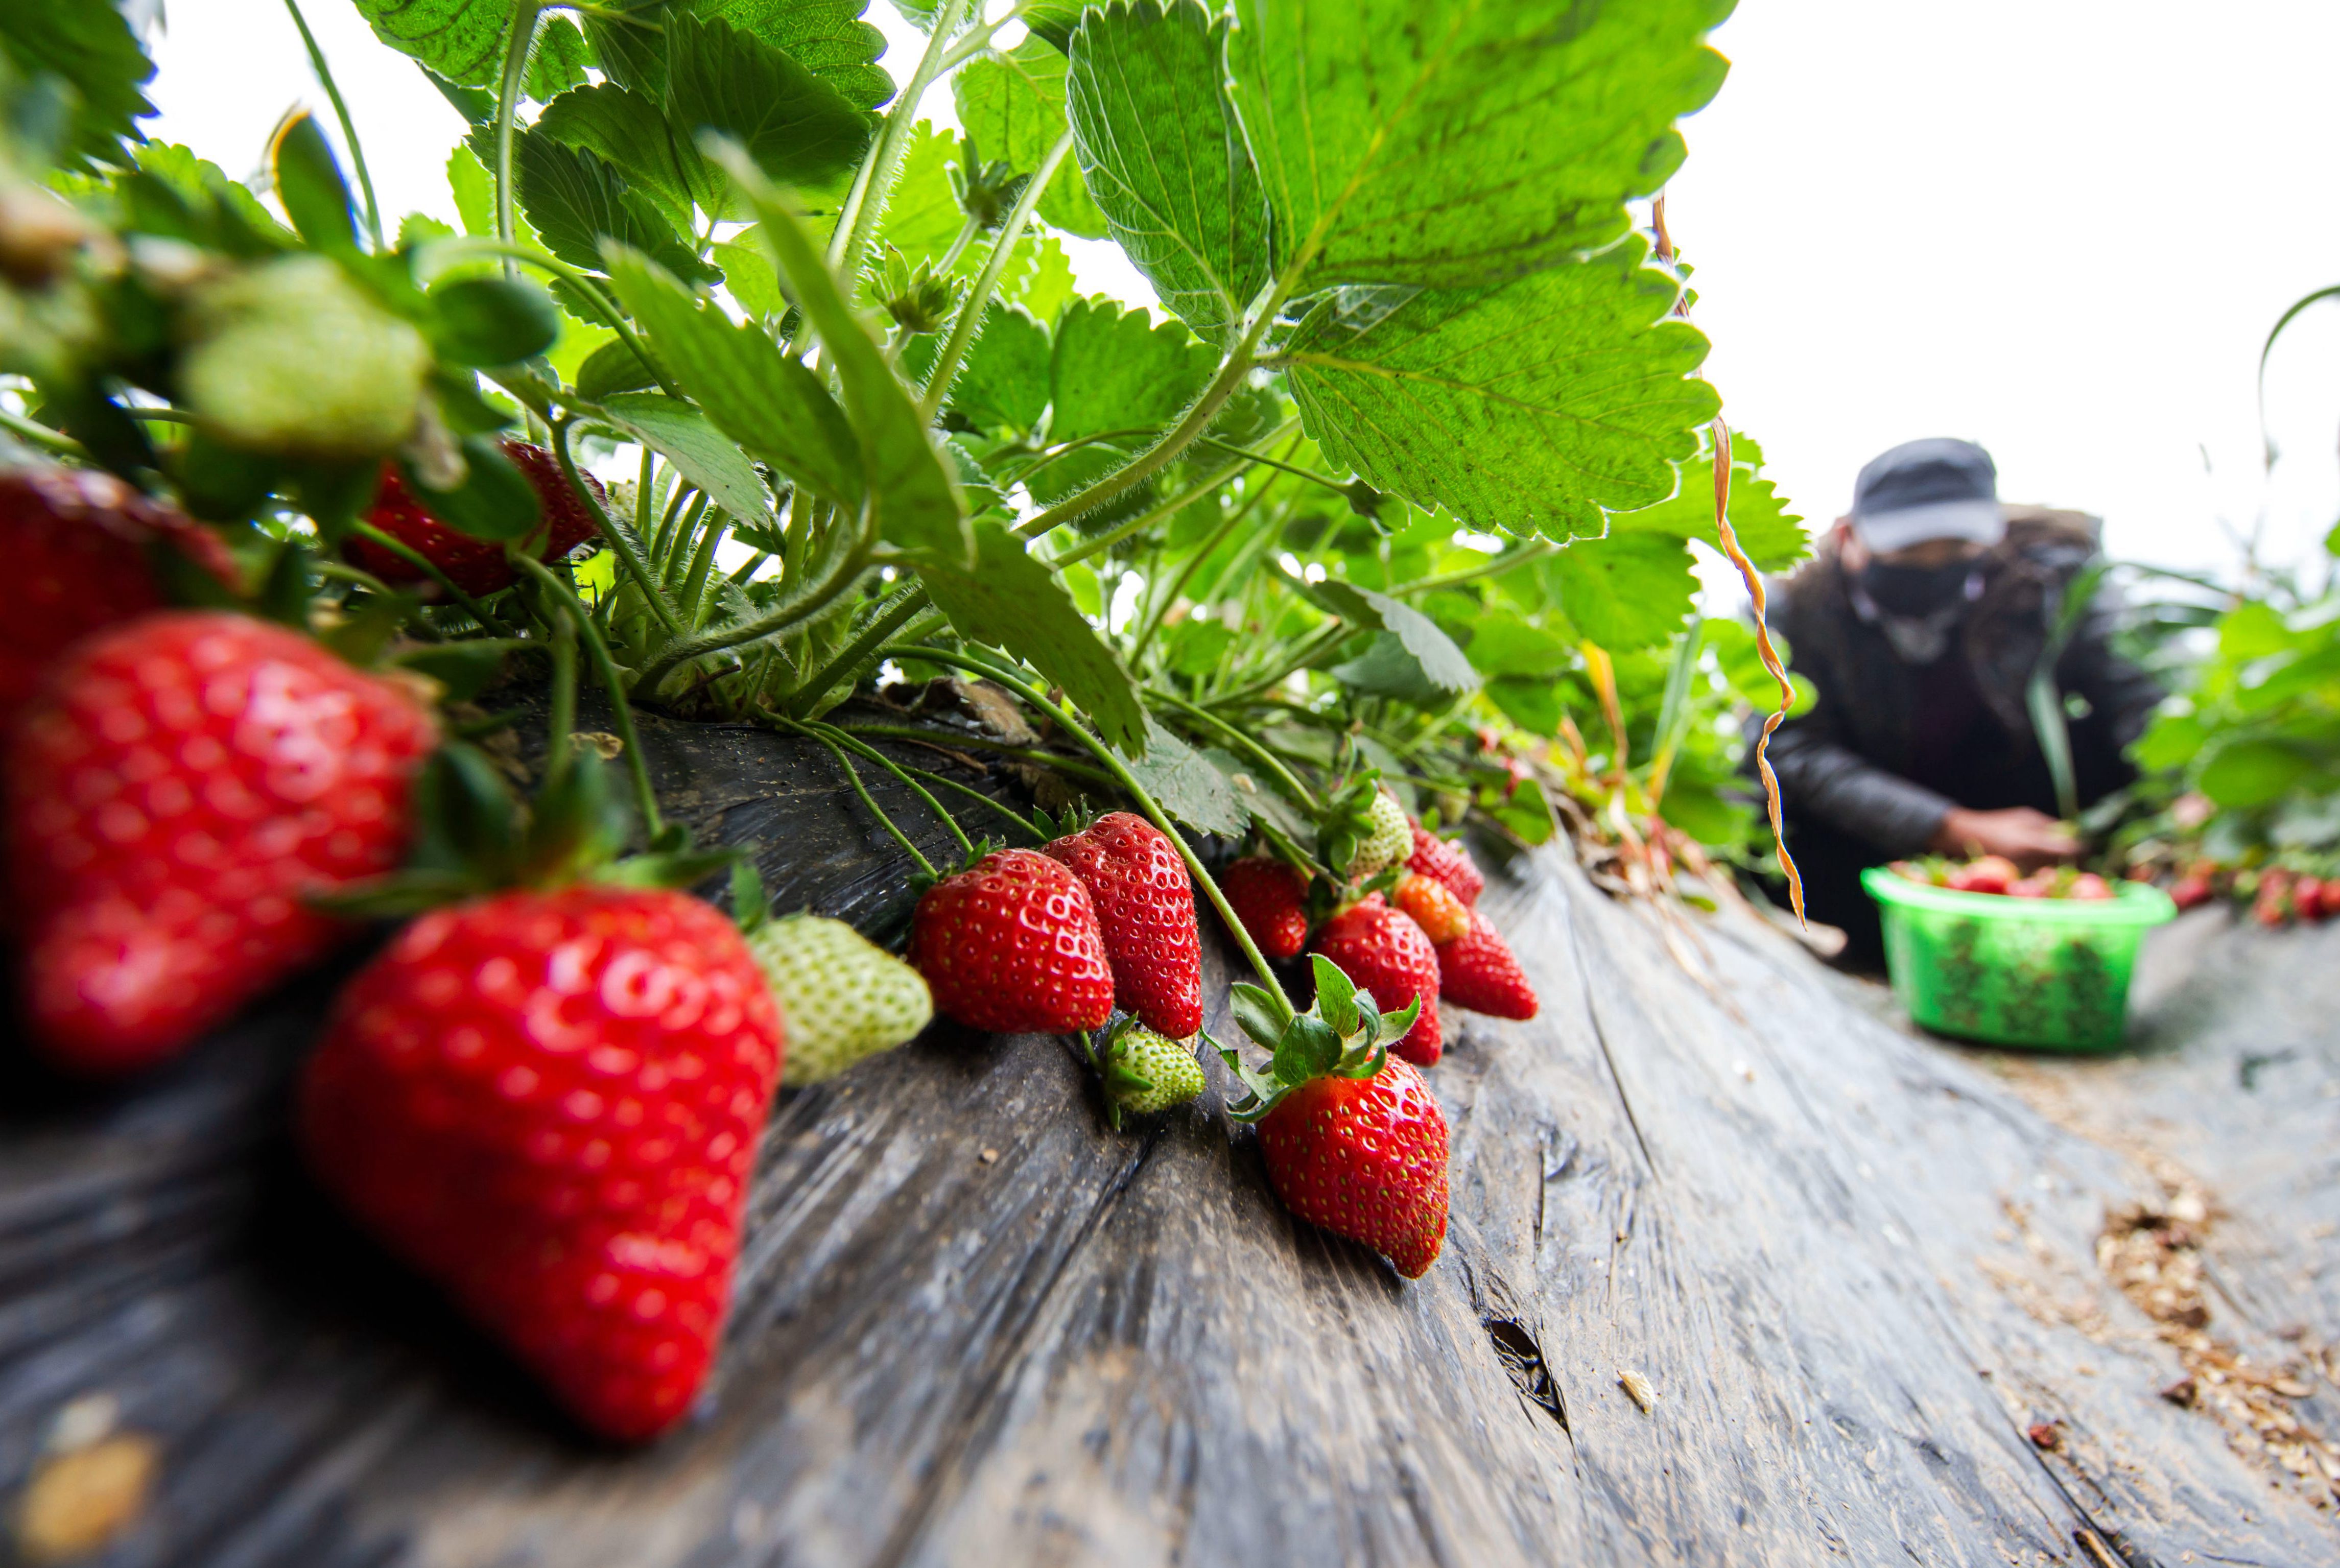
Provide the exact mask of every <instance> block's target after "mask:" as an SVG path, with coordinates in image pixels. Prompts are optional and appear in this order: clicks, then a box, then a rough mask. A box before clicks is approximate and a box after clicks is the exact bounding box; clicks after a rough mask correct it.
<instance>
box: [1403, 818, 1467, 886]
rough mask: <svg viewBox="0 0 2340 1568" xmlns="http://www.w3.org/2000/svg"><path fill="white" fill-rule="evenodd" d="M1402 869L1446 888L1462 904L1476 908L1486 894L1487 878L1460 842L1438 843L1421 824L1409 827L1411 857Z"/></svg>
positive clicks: (1446, 840)
mask: <svg viewBox="0 0 2340 1568" xmlns="http://www.w3.org/2000/svg"><path fill="white" fill-rule="evenodd" d="M1405 865H1406V869H1408V870H1410V871H1412V872H1413V873H1414V874H1415V875H1417V876H1423V877H1429V878H1433V879H1435V880H1437V881H1441V882H1443V883H1445V884H1446V886H1447V888H1448V890H1450V891H1451V892H1453V895H1454V896H1455V897H1456V898H1460V899H1462V900H1463V903H1464V904H1466V905H1467V904H1476V903H1477V902H1478V901H1479V895H1480V894H1482V893H1483V892H1485V891H1486V890H1487V878H1485V877H1483V876H1482V875H1480V873H1479V867H1478V863H1477V862H1476V861H1474V860H1472V858H1471V851H1470V850H1468V849H1464V848H1463V845H1462V843H1461V841H1460V840H1455V839H1442V838H1440V837H1439V836H1438V835H1437V834H1435V833H1433V832H1432V831H1430V829H1427V828H1424V827H1423V825H1422V824H1421V823H1419V822H1416V823H1415V824H1414V825H1413V858H1411V859H1409V860H1408V861H1406V863H1405Z"/></svg>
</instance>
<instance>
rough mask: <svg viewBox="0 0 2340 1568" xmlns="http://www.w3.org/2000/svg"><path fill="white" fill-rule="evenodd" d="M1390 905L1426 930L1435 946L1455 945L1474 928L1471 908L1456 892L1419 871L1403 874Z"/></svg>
mask: <svg viewBox="0 0 2340 1568" xmlns="http://www.w3.org/2000/svg"><path fill="white" fill-rule="evenodd" d="M1390 901H1391V902H1392V903H1393V904H1395V905H1396V906H1397V907H1398V908H1401V909H1403V910H1404V911H1405V913H1406V916H1407V918H1409V919H1411V920H1413V923H1414V924H1415V925H1417V926H1419V927H1421V928H1422V932H1423V936H1425V937H1428V938H1430V940H1431V943H1432V945H1433V946H1435V945H1437V944H1438V943H1440V942H1451V941H1453V939H1454V938H1457V937H1459V936H1461V935H1462V934H1463V932H1465V931H1467V930H1469V929H1470V928H1471V906H1470V905H1468V904H1465V903H1464V902H1463V900H1462V899H1460V898H1456V897H1455V896H1454V889H1453V888H1449V887H1448V886H1447V885H1446V884H1445V883H1443V882H1442V881H1440V880H1439V879H1438V878H1435V877H1425V876H1423V874H1422V873H1421V872H1419V871H1412V870H1407V871H1400V872H1399V873H1398V874H1397V886H1396V887H1394V888H1391V889H1390Z"/></svg>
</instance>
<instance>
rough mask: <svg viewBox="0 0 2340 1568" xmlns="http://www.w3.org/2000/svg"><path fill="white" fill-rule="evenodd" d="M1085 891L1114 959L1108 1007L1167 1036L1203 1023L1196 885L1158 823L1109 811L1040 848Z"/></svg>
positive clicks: (1177, 1037)
mask: <svg viewBox="0 0 2340 1568" xmlns="http://www.w3.org/2000/svg"><path fill="white" fill-rule="evenodd" d="M1041 852H1042V853H1043V854H1045V855H1046V856H1047V857H1048V858H1050V859H1053V860H1058V861H1062V862H1063V863H1064V864H1065V865H1066V866H1069V867H1071V868H1072V869H1073V874H1074V875H1075V876H1076V877H1078V878H1080V879H1081V882H1082V884H1083V885H1084V886H1086V888H1088V890H1089V902H1090V903H1091V904H1093V905H1095V906H1096V918H1097V929H1098V930H1099V931H1101V932H1102V933H1103V934H1104V936H1105V952H1106V959H1107V960H1108V961H1109V962H1110V963H1111V964H1112V965H1113V993H1114V1002H1115V1006H1117V1007H1120V1008H1121V1009H1122V1010H1123V1011H1124V1012H1127V1013H1134V1014H1135V1015H1136V1017H1137V1020H1138V1022H1140V1023H1142V1024H1144V1025H1145V1027H1147V1028H1149V1029H1153V1030H1155V1031H1156V1032H1157V1033H1159V1034H1163V1035H1166V1036H1168V1037H1170V1038H1172V1039H1174V1040H1183V1039H1185V1038H1187V1037H1189V1036H1191V1035H1193V1034H1194V1032H1195V1030H1196V1029H1199V1028H1201V1027H1203V945H1202V938H1201V935H1200V933H1199V932H1198V931H1197V930H1196V928H1195V885H1194V883H1193V882H1191V881H1189V880H1187V878H1186V864H1185V861H1183V860H1181V859H1180V858H1178V851H1177V849H1176V848H1175V846H1174V845H1172V843H1171V842H1170V840H1169V839H1166V838H1165V837H1164V836H1163V834H1162V831H1161V829H1157V828H1155V826H1154V824H1153V823H1151V822H1148V821H1147V820H1146V819H1145V818H1143V817H1138V816H1134V815H1132V814H1131V813H1129V812H1127V811H1108V812H1106V814H1105V815H1104V816H1102V817H1100V818H1098V819H1096V822H1095V823H1093V824H1092V825H1091V826H1090V827H1089V828H1087V829H1086V830H1084V831H1082V832H1078V833H1071V834H1067V835H1066V836H1065V837H1064V838H1062V839H1056V841H1055V842H1053V843H1051V844H1049V845H1047V846H1046V847H1045V848H1044V849H1042V851H1041Z"/></svg>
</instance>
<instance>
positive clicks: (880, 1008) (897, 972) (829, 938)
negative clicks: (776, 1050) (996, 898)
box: [748, 915, 935, 1087]
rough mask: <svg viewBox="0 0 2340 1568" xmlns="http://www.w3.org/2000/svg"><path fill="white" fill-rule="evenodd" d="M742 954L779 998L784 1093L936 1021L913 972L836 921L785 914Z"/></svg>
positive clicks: (754, 938) (901, 1042)
mask: <svg viewBox="0 0 2340 1568" xmlns="http://www.w3.org/2000/svg"><path fill="white" fill-rule="evenodd" d="M748 950H749V952H751V953H753V954H755V955H756V964H757V967H758V968H761V969H762V970H763V971H764V978H765V979H766V980H768V981H769V982H770V983H771V987H772V995H773V996H775V997H778V998H779V1003H780V1014H781V1017H782V1018H783V1019H784V1020H785V1022H786V1024H787V1027H788V1057H787V1065H786V1067H785V1068H784V1070H783V1071H782V1073H781V1075H780V1081H781V1082H782V1083H784V1084H787V1085H789V1086H791V1087H794V1086H797V1085H801V1084H817V1083H818V1082H820V1081H821V1080H822V1079H823V1078H829V1077H836V1076H837V1075H838V1073H841V1072H843V1071H844V1070H845V1069H846V1068H848V1067H851V1066H852V1065H853V1064H854V1063H856V1062H858V1061H860V1060H861V1059H862V1058H863V1057H874V1056H876V1055H877V1053H878V1052H879V1051H890V1050H892V1049H893V1048H894V1047H896V1046H899V1045H905V1044H907V1043H908V1042H909V1041H910V1040H911V1039H912V1038H914V1037H916V1036H917V1033H918V1031H919V1030H920V1029H923V1028H925V1027H927V1022H928V1020H930V1019H931V1018H933V1017H934V1016H935V1004H934V998H933V997H931V996H929V995H928V994H927V982H926V981H925V980H924V979H923V978H920V977H919V974H918V971H917V970H916V969H914V968H910V966H909V965H907V964H906V963H904V962H902V960H901V959H899V958H896V957H894V955H893V954H891V953H889V952H887V951H886V949H884V948H880V947H878V946H877V945H876V944H875V943H873V942H871V941H870V940H869V939H868V938H866V937H864V936H862V934H861V933H860V932H858V931H857V930H855V929H854V928H852V927H850V926H848V925H847V924H846V923H845V922H844V921H842V920H825V919H822V918H820V917H818V916H817V915H791V916H788V918H784V919H778V920H771V921H768V922H766V923H765V924H764V925H762V926H760V927H759V928H757V929H755V930H754V931H752V932H750V933H749V937H748Z"/></svg>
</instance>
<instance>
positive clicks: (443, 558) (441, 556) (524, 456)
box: [349, 440, 608, 595]
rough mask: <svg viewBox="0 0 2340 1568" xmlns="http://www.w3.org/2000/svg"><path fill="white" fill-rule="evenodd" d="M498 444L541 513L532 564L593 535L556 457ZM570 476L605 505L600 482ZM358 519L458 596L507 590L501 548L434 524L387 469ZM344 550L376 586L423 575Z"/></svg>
mask: <svg viewBox="0 0 2340 1568" xmlns="http://www.w3.org/2000/svg"><path fill="white" fill-rule="evenodd" d="M499 444H500V445H501V447H502V448H503V453H504V455H505V456H506V457H508V458H510V459H511V461H512V466H513V467H515V468H517V469H519V470H520V471H521V475H522V476H523V477H524V478H526V479H527V481H528V482H529V488H530V489H531V490H533V491H536V499H537V501H538V504H540V506H542V507H543V508H544V521H543V524H542V525H541V526H542V527H544V529H545V530H546V535H545V542H544V547H543V549H542V550H540V551H539V552H538V559H539V560H540V561H558V560H560V558H561V557H562V556H564V555H567V554H568V553H569V552H570V551H572V550H574V549H576V548H577V547H578V546H579V545H580V544H582V543H584V542H585V541H587V540H589V539H591V538H592V537H593V536H594V535H595V533H596V532H597V531H598V529H597V527H596V525H595V523H594V521H593V514H592V513H591V512H590V511H587V510H586V507H585V503H584V502H583V501H580V500H578V499H577V492H576V491H574V490H571V489H570V485H569V479H568V476H567V475H565V474H563V473H562V472H561V471H560V460H559V459H558V458H555V457H554V456H553V455H552V453H551V452H548V451H546V450H545V449H544V448H543V447H540V446H535V445H531V444H530V443H529V442H523V441H511V440H506V441H504V442H500V443H499ZM578 477H579V478H580V479H582V480H583V481H585V483H586V485H587V487H588V488H590V490H591V491H592V492H593V496H594V499H595V500H596V501H605V502H606V501H607V499H608V498H607V495H606V493H605V492H604V491H602V489H601V481H600V480H598V479H595V478H594V477H593V476H592V475H591V474H590V473H587V472H585V471H583V470H582V469H580V470H579V471H578ZM365 521H368V522H370V523H372V525H373V526H374V527H376V528H378V529H380V530H382V532H384V533H386V534H388V535H390V537H391V538H392V539H394V540H396V541H399V542H400V543H401V544H403V545H405V546H406V547H407V548H408V549H409V550H411V551H414V552H415V553H416V554H418V555H420V556H421V557H423V558H424V559H425V560H427V561H430V562H431V565H433V566H435V567H437V568H438V569H439V570H440V571H442V572H444V573H446V575H447V580H448V581H450V582H452V583H453V584H454V585H455V586H456V587H458V588H460V589H461V590H463V591H464V592H466V593H469V594H474V595H481V594H490V593H493V592H495V591H496V590H498V589H500V588H510V587H511V583H512V577H513V571H512V565H511V561H507V560H506V559H505V558H504V547H503V546H502V545H501V544H499V543H494V542H491V541H488V540H484V539H473V538H471V536H470V535H469V534H465V533H459V532H457V531H455V530H454V529H451V528H450V527H448V526H447V525H446V524H445V523H443V522H441V521H439V519H437V518H436V517H434V516H432V515H431V511H430V509H429V508H428V507H425V506H424V505H423V504H422V502H421V501H419V500H417V499H416V498H415V495H414V492H413V491H411V490H409V489H407V488H406V481H404V480H402V479H401V478H399V476H398V470H397V469H396V468H394V467H390V466H387V465H386V466H384V467H383V469H382V488H381V489H380V490H379V491H376V492H375V494H374V498H373V505H372V508H370V509H369V510H368V511H367V512H366V514H365ZM349 551H350V558H351V559H352V560H353V561H356V562H357V563H358V564H359V565H360V566H362V567H364V568H365V569H366V570H367V571H371V572H372V573H373V574H374V575H375V576H376V577H379V578H381V579H382V581H384V582H421V581H424V579H425V576H426V574H425V573H424V572H423V571H421V568H419V567H417V566H416V565H415V564H414V563H413V562H412V561H408V560H407V559H406V558H405V557H404V556H402V555H400V554H398V553H397V552H396V551H391V550H385V549H384V548H383V547H382V545H380V544H379V543H377V542H375V541H372V540H371V539H366V538H363V537H362V536H361V537H356V538H352V540H351V541H350V542H349Z"/></svg>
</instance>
